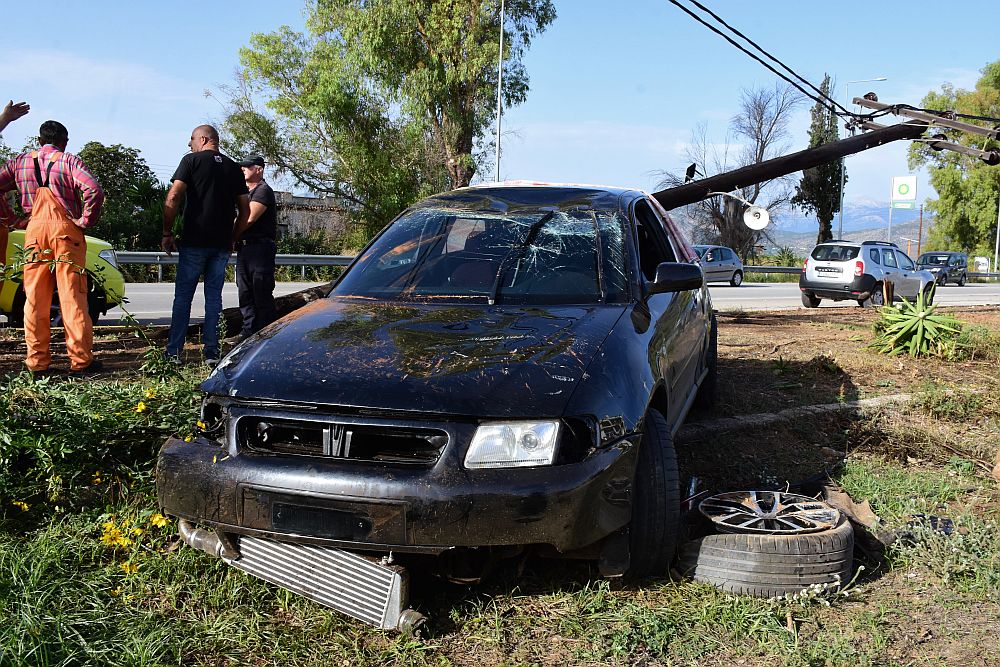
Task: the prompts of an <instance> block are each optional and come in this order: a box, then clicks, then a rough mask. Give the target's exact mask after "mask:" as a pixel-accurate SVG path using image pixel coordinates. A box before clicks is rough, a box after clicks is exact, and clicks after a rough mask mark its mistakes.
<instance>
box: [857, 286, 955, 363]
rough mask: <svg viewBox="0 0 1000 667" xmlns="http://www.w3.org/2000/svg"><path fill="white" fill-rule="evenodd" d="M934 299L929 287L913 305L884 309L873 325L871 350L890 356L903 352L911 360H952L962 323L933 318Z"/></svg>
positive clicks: (951, 318) (945, 317)
mask: <svg viewBox="0 0 1000 667" xmlns="http://www.w3.org/2000/svg"><path fill="white" fill-rule="evenodd" d="M933 299H934V288H933V287H932V288H931V289H930V290H928V291H927V292H925V293H921V294H920V295H919V296H917V299H916V301H913V302H910V301H903V302H902V303H900V304H899V305H898V306H883V307H882V309H881V310H880V312H879V319H877V320H876V321H875V323H874V324H873V325H872V329H873V331H874V332H875V340H874V341H872V344H871V347H873V348H875V349H876V350H878V351H879V352H882V353H883V354H888V355H890V356H895V355H898V354H902V353H904V352H907V353H909V355H910V356H911V357H926V356H932V355H933V356H940V357H950V356H952V355H953V352H954V349H955V341H956V339H957V338H958V334H959V333H960V332H961V331H962V322H961V321H959V320H957V319H955V318H954V317H951V316H949V315H935V314H934V310H935V308H936V306H932V305H931V302H932V301H933Z"/></svg>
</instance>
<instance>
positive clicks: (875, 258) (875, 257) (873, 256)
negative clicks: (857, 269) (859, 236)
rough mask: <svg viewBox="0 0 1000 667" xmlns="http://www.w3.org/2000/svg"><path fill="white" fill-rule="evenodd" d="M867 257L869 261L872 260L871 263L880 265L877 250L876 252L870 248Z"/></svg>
mask: <svg viewBox="0 0 1000 667" xmlns="http://www.w3.org/2000/svg"><path fill="white" fill-rule="evenodd" d="M868 256H869V257H871V260H872V261H873V262H875V263H876V264H881V263H882V262H880V261H879V259H878V250H877V249H876V248H871V249H870V250H869V251H868Z"/></svg>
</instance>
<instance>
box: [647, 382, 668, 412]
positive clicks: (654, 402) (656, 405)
mask: <svg viewBox="0 0 1000 667" xmlns="http://www.w3.org/2000/svg"><path fill="white" fill-rule="evenodd" d="M669 405H670V399H669V397H668V396H667V390H666V388H665V387H664V386H663V385H660V386H659V387H657V388H656V390H655V391H654V392H653V395H652V396H651V397H650V399H649V405H647V406H646V414H649V411H650V410H656V411H657V412H659V413H660V414H661V415H669V414H670V411H669V410H668V409H667V408H668V407H669Z"/></svg>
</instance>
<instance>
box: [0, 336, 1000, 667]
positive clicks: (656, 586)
mask: <svg viewBox="0 0 1000 667" xmlns="http://www.w3.org/2000/svg"><path fill="white" fill-rule="evenodd" d="M850 334H851V331H849V330H844V331H843V336H845V337H847V336H849V335H850ZM831 335H833V334H831ZM991 335H992V334H991ZM730 342H732V341H730ZM856 345H857V347H858V349H859V350H863V346H864V341H857V342H856ZM860 353H861V354H870V353H867V352H863V351H862V352H860ZM914 363H916V362H914ZM759 366H760V368H759V369H758V370H759V372H760V374H761V376H762V377H765V378H768V379H769V381H771V382H775V381H784V380H785V379H786V378H788V377H792V378H794V379H796V381H797V382H799V381H803V382H802V383H803V384H804V385H805V386H804V387H803V388H801V389H798V390H796V391H806V390H807V389H808V390H810V391H814V390H813V389H810V388H811V387H814V386H815V383H816V382H818V381H820V380H822V379H823V378H826V377H828V376H830V377H834V379H835V380H837V382H839V381H840V380H839V378H840V376H841V375H845V374H849V373H850V372H851V371H850V368H851V366H850V364H847V363H846V362H845V361H844V360H842V356H841V354H838V355H837V356H836V358H834V357H831V356H827V355H826V354H824V353H816V354H813V353H812V352H810V353H808V354H806V355H805V356H804V358H802V359H794V360H792V359H790V358H789V357H786V356H782V355H781V354H779V353H777V352H776V353H775V355H774V356H773V357H772V358H771V360H769V361H761V362H760V364H759ZM845 369H846V370H845ZM202 373H203V371H201V370H198V369H190V368H189V369H184V370H183V371H182V372H180V373H177V372H174V371H173V369H171V368H169V367H166V366H163V365H161V364H159V363H157V360H156V359H155V358H151V359H150V360H149V363H147V366H146V370H145V371H143V372H141V373H136V374H122V375H121V376H118V377H114V378H111V379H103V380H95V381H90V382H86V383H81V382H56V381H54V380H52V379H49V380H33V379H32V378H31V377H30V376H26V375H11V376H8V377H7V378H6V379H4V380H0V403H2V404H0V414H2V415H4V418H3V422H0V477H2V479H0V482H2V483H0V665H3V666H4V667H7V666H11V667H28V666H29V665H30V666H32V667H34V666H36V665H115V666H118V665H121V666H130V667H131V666H134V665H206V666H207V665H212V666H229V665H232V666H236V665H241V666H242V665H246V664H252V665H282V666H285V665H303V666H307V665H397V664H398V665H434V666H438V665H477V666H485V665H535V664H538V665H556V664H559V665H562V664H588V665H589V664H596V665H632V664H676V665H694V664H697V665H729V664H736V663H739V664H748V665H769V666H770V665H785V666H790V667H800V666H802V667H812V666H819V665H823V666H826V665H850V666H852V667H855V666H864V665H910V664H920V665H922V664H977V663H976V660H977V659H978V658H977V656H981V655H991V651H993V652H994V653H992V654H995V651H996V650H998V649H1000V646H998V639H997V633H996V628H997V627H998V625H1000V617H998V614H997V612H996V608H997V607H996V605H997V603H998V602H1000V562H998V554H1000V532H998V531H997V524H998V521H1000V510H998V509H997V507H998V503H997V501H998V496H1000V494H998V492H997V489H996V484H995V483H994V482H993V481H992V480H990V479H989V478H988V477H986V476H985V475H984V473H983V472H982V470H981V468H980V467H979V466H977V465H976V463H975V461H973V460H971V459H967V458H963V457H961V456H956V455H954V454H953V453H948V452H945V451H944V450H941V449H940V448H939V447H938V445H939V443H940V442H949V443H960V442H962V440H963V438H971V437H972V436H971V435H970V433H972V431H969V430H968V429H970V428H977V429H980V430H979V431H976V433H984V434H986V437H987V438H989V437H992V438H993V441H992V442H993V445H992V447H993V448H994V449H995V448H996V446H997V445H998V444H1000V442H998V441H1000V438H997V433H1000V427H998V426H997V425H998V424H1000V407H998V406H1000V401H998V399H996V398H994V397H993V395H992V394H988V393H987V394H983V393H981V392H978V393H977V392H974V391H972V390H971V389H970V388H968V387H965V386H963V385H957V384H956V385H950V386H941V384H940V383H930V382H928V383H927V384H924V385H921V386H920V387H919V388H918V390H917V391H916V392H915V396H914V399H913V401H912V403H911V404H910V405H909V406H908V407H907V408H906V409H905V410H901V411H899V412H898V413H875V414H872V415H868V416H867V417H866V418H864V419H862V420H859V421H857V422H852V423H850V424H847V425H846V426H840V427H839V428H840V429H841V430H840V431H839V432H837V431H835V428H836V427H835V426H829V427H827V426H824V427H823V428H824V429H826V431H827V433H828V435H827V436H826V437H827V438H828V441H829V442H830V444H831V445H833V446H836V447H837V448H838V449H846V450H848V451H849V452H850V453H849V455H848V456H847V458H846V460H845V461H844V463H843V466H842V467H841V468H840V470H839V471H838V472H837V473H836V479H835V481H837V482H838V483H839V484H841V485H842V486H843V487H844V488H845V489H846V490H847V491H848V492H849V493H850V494H851V496H852V497H853V498H854V499H855V500H857V501H861V500H868V501H869V502H870V503H871V504H872V507H873V509H874V511H875V512H876V513H878V514H879V516H880V517H881V519H882V527H884V528H885V529H886V530H889V531H892V532H894V533H896V534H897V535H898V536H899V537H900V539H898V540H897V541H896V542H894V543H893V544H892V545H891V546H890V547H888V550H887V552H886V554H885V562H884V564H882V565H880V566H879V567H872V568H870V569H869V570H867V571H866V572H865V573H863V575H862V577H861V580H860V581H859V582H858V583H857V584H856V585H855V586H854V587H853V588H852V589H851V590H850V591H849V593H850V594H849V595H847V596H843V595H835V594H823V595H819V596H806V597H805V598H803V599H801V600H797V601H791V600H773V601H768V600H757V599H750V598H741V597H735V596H730V595H727V594H724V593H722V592H720V591H718V590H716V589H714V588H712V587H711V586H707V585H704V584H697V583H693V582H689V581H672V580H670V579H656V580H649V581H645V582H642V583H641V584H640V585H636V586H624V585H622V584H620V583H617V582H609V581H605V580H601V579H600V578H598V577H597V575H596V572H595V569H594V568H593V567H592V566H590V565H588V564H586V563H577V562H573V561H545V560H539V559H533V560H530V561H528V563H527V565H526V569H525V571H524V572H523V573H521V574H520V575H519V576H518V575H515V574H514V573H513V572H510V571H504V572H503V573H501V574H500V575H498V577H497V578H495V579H494V580H492V581H489V582H486V583H484V584H482V585H480V586H477V587H473V588H466V587H460V586H456V585H450V584H446V583H443V582H440V581H438V580H435V579H433V578H432V576H431V575H430V573H427V572H415V573H414V582H413V583H414V586H413V588H414V594H413V599H412V601H413V603H414V604H415V605H416V606H417V608H418V609H419V610H420V611H422V612H423V613H425V614H427V615H428V616H429V617H430V619H431V621H430V624H429V626H428V627H427V632H426V636H425V637H423V638H409V637H405V636H402V635H398V634H392V633H384V632H381V631H378V630H375V629H372V628H369V627H367V626H364V625H362V624H360V623H358V622H355V621H352V620H350V619H348V618H346V617H344V616H342V615H340V614H338V613H336V612H333V611H331V610H328V609H325V608H323V607H321V606H319V605H316V604H314V603H312V602H310V601H308V600H305V599H303V598H300V597H298V596H295V595H293V594H291V593H288V592H287V591H283V590H281V589H279V588H277V587H274V586H271V585H269V584H266V583H264V582H261V581H259V580H257V579H254V578H252V577H250V576H248V575H245V574H243V573H241V572H240V571H238V570H235V569H233V568H231V567H229V566H227V565H225V564H224V563H222V562H221V561H219V560H218V559H215V558H212V557H210V556H207V555H205V554H202V553H201V552H198V551H195V550H193V549H190V548H188V547H185V546H182V545H180V544H179V543H178V541H177V539H176V537H175V536H174V531H175V529H176V526H175V525H174V524H173V523H172V522H169V521H164V520H163V519H162V518H161V517H160V516H159V515H158V512H157V506H156V499H155V490H154V481H153V479H152V466H153V460H154V457H155V453H156V450H157V448H158V446H159V444H160V443H161V442H162V441H163V439H164V438H165V437H166V436H167V435H168V434H171V433H176V434H180V435H184V434H186V433H189V432H190V429H191V426H192V424H193V422H194V420H196V419H197V406H198V399H197V393H196V389H195V387H196V385H197V383H198V381H199V380H200V379H201V374H202ZM834 384H835V383H834ZM831 386H832V385H831ZM977 397H978V398H977ZM823 402H826V401H825V400H824V401H823ZM140 403H141V404H143V406H144V407H143V409H142V410H139V409H138V408H139V404H140ZM783 438H784V439H791V440H794V441H795V442H796V443H797V445H795V446H797V447H798V448H799V450H800V451H801V454H800V455H801V456H803V457H805V454H806V452H807V451H809V452H811V451H812V450H813V449H815V448H816V446H817V445H816V444H815V443H816V442H818V441H822V440H821V439H818V437H817V434H816V425H815V424H801V425H797V428H789V429H788V430H787V431H785V435H784V436H783ZM781 451H782V454H781V455H782V456H786V457H794V456H796V454H795V453H794V451H795V450H794V449H791V448H789V449H783V450H781ZM755 456H767V454H766V451H764V450H761V451H760V452H758V453H757V454H755ZM915 514H924V515H936V516H942V517H947V518H949V519H951V520H952V522H953V525H954V528H955V530H953V531H952V532H951V534H948V535H946V534H944V533H942V532H940V531H938V530H935V529H933V528H931V527H929V526H926V525H922V524H920V523H919V522H917V523H914V519H913V515H915ZM921 618H926V619H944V618H947V619H948V620H947V624H948V625H947V626H946V627H945V628H938V627H937V626H936V625H934V626H933V632H934V634H933V637H934V642H933V643H931V644H928V643H921V641H919V633H918V630H919V628H916V630H915V625H916V624H917V621H916V620H915V619H921ZM921 622H924V621H921ZM927 622H930V623H932V624H933V620H931V621H927ZM914 637H916V638H914ZM979 664H985V663H982V662H980V663H979Z"/></svg>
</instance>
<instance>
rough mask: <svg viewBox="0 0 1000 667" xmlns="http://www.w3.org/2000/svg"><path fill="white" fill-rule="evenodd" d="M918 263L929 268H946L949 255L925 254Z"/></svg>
mask: <svg viewBox="0 0 1000 667" xmlns="http://www.w3.org/2000/svg"><path fill="white" fill-rule="evenodd" d="M918 263H919V264H925V265H928V266H945V265H946V264H947V263H948V255H929V254H923V255H921V256H920V259H919V260H918Z"/></svg>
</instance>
